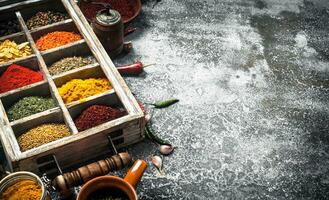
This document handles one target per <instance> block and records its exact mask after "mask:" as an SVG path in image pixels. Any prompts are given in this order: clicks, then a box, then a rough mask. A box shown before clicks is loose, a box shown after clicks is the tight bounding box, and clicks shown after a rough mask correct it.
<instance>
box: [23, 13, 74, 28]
mask: <svg viewBox="0 0 329 200" xmlns="http://www.w3.org/2000/svg"><path fill="white" fill-rule="evenodd" d="M68 18H69V16H68V15H67V14H64V13H60V12H54V11H46V12H38V13H36V14H35V15H34V16H32V17H31V18H30V19H29V20H27V22H26V25H27V27H28V28H29V29H33V28H38V27H41V26H46V25H48V24H52V23H56V22H60V21H64V20H66V19H68Z"/></svg>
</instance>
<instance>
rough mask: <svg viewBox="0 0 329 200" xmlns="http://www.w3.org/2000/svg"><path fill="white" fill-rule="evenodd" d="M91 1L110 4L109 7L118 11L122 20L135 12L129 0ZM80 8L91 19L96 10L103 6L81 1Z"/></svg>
mask: <svg viewBox="0 0 329 200" xmlns="http://www.w3.org/2000/svg"><path fill="white" fill-rule="evenodd" d="M93 2H101V3H107V4H110V5H111V8H113V9H114V10H116V11H118V12H119V13H120V15H121V17H122V20H123V21H124V22H125V21H126V20H128V19H130V18H131V17H132V16H134V14H135V12H134V7H133V4H132V2H131V1H130V0H95V1H93ZM80 8H81V11H82V12H83V14H84V15H85V16H86V17H87V18H88V19H89V20H91V19H94V18H95V16H96V14H97V12H98V11H100V10H102V9H104V8H105V7H104V6H103V5H99V4H93V3H89V2H84V1H81V3H80Z"/></svg>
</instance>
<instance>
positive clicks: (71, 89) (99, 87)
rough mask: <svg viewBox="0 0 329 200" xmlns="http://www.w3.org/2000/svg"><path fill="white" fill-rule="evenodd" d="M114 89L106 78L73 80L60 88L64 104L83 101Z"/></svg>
mask: <svg viewBox="0 0 329 200" xmlns="http://www.w3.org/2000/svg"><path fill="white" fill-rule="evenodd" d="M110 89H112V86H111V84H110V82H109V81H108V80H107V79H105V78H89V79H85V80H82V79H73V80H71V81H69V82H67V83H65V84H64V85H62V86H61V87H60V88H58V91H59V94H60V95H61V97H62V99H63V101H64V103H71V102H73V101H78V100H82V99H84V98H87V97H90V96H93V95H96V94H100V93H103V92H105V91H107V90H110Z"/></svg>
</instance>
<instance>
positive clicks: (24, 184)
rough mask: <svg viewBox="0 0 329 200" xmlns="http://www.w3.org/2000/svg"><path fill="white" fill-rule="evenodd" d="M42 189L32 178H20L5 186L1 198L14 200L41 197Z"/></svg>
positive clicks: (37, 198)
mask: <svg viewBox="0 0 329 200" xmlns="http://www.w3.org/2000/svg"><path fill="white" fill-rule="evenodd" d="M41 194H42V189H41V186H40V185H39V184H38V183H37V182H35V181H33V180H27V179H26V180H20V181H17V182H16V183H14V184H13V185H11V186H9V187H8V188H6V190H5V191H4V192H3V193H2V196H1V199H3V200H15V199H22V200H23V199H24V200H27V199H31V200H33V199H35V200H39V199H40V198H41Z"/></svg>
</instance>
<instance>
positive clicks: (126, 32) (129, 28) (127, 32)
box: [123, 27, 137, 36]
mask: <svg viewBox="0 0 329 200" xmlns="http://www.w3.org/2000/svg"><path fill="white" fill-rule="evenodd" d="M136 30H137V28H131V27H127V28H125V30H124V34H123V35H124V36H127V35H129V34H131V33H133V32H135V31H136Z"/></svg>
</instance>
